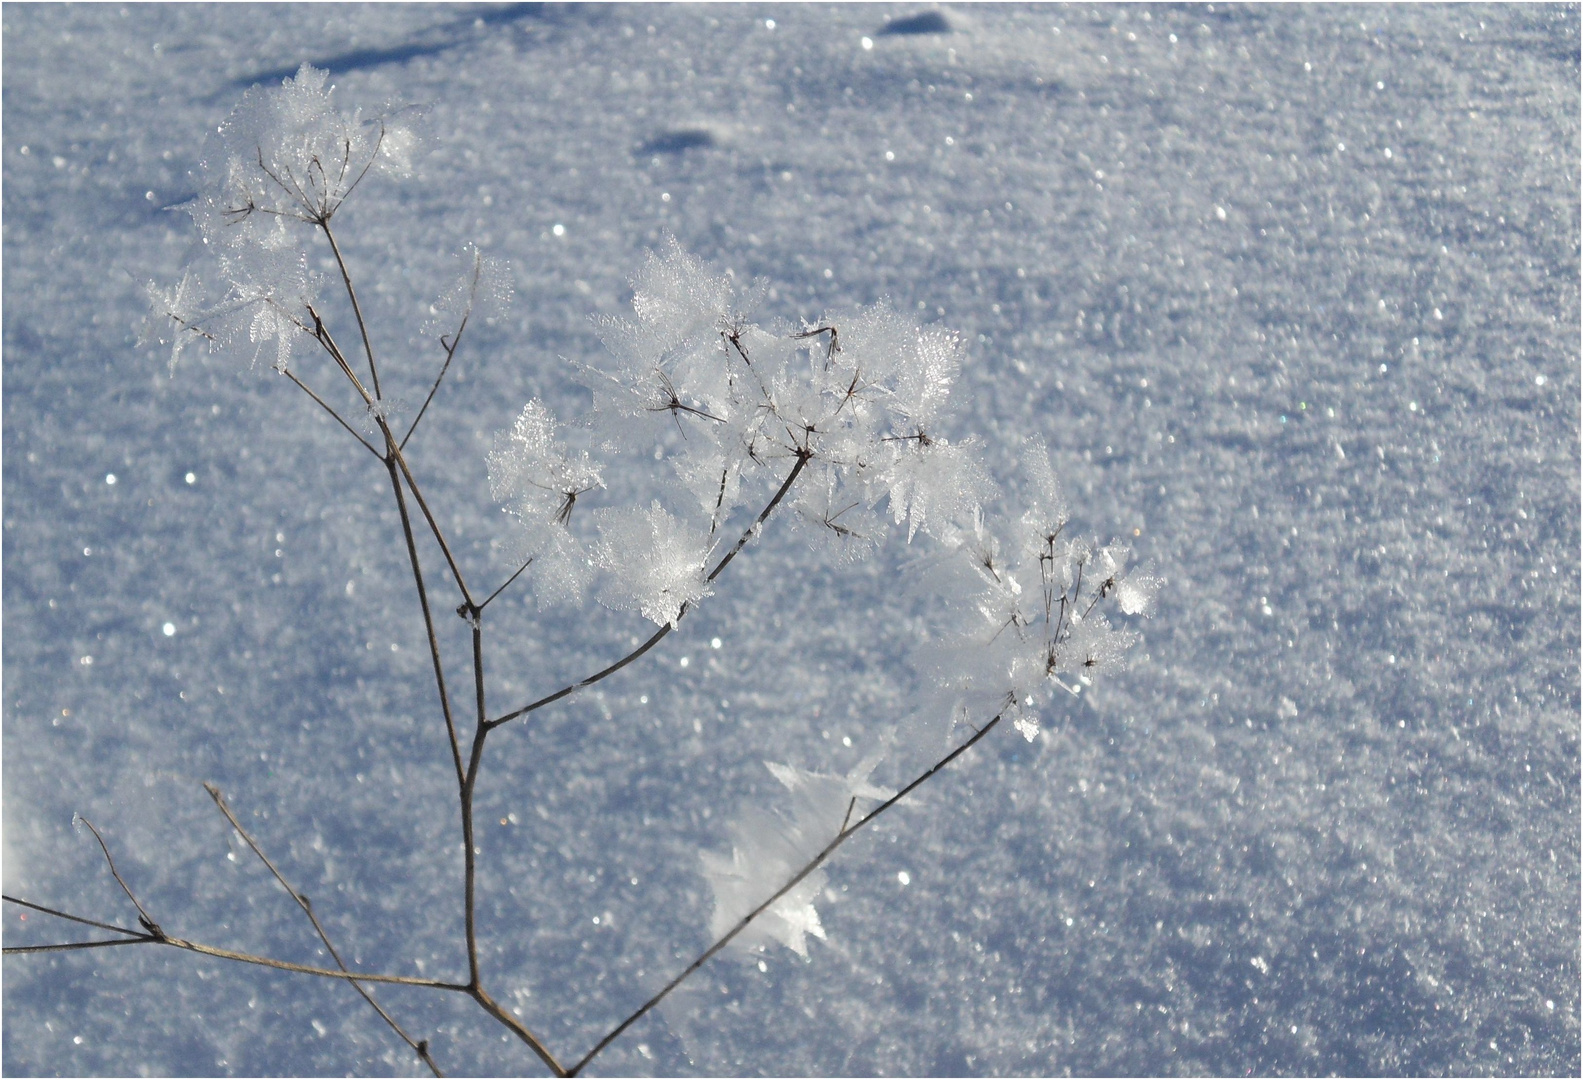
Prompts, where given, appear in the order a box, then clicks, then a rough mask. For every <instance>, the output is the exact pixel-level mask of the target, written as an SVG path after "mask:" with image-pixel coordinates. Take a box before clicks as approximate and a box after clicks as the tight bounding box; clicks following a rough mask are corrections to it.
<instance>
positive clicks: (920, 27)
mask: <svg viewBox="0 0 1583 1080" xmlns="http://www.w3.org/2000/svg"><path fill="white" fill-rule="evenodd" d="M957 29H958V26H957V22H956V20H955V19H953V18H952V17H951V16H950V15H947V14H946V13H945V12H944V11H943V10H941V9H940V8H930V9H929V10H928V11H920V12H918V13H917V14H916V15H906V16H903V17H902V18H900V19H892V20H891V21H890V22H888V23H886V24H885V25H884V26H882V27H880V29H879V32H880V33H881V34H952V33H955V32H956V30H957Z"/></svg>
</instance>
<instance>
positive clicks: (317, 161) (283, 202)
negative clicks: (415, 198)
mask: <svg viewBox="0 0 1583 1080" xmlns="http://www.w3.org/2000/svg"><path fill="white" fill-rule="evenodd" d="M328 78H329V73H328V72H325V71H321V70H319V69H318V68H315V67H311V66H310V65H308V64H304V65H303V66H302V68H301V69H300V70H299V71H298V72H297V76H296V78H294V79H286V80H284V81H283V82H282V83H281V85H280V86H277V87H254V88H253V89H251V90H249V91H248V92H247V93H246V94H245V95H243V97H242V101H241V103H240V104H239V105H237V107H236V108H235V109H234V110H232V112H231V115H230V116H229V117H227V118H226V121H225V123H223V124H221V125H220V128H219V131H218V133H217V140H216V143H215V145H213V146H212V147H211V148H210V150H209V152H208V153H207V154H206V155H205V158H204V161H203V162H202V164H201V165H200V170H199V176H198V178H197V179H198V180H199V193H198V198H197V200H195V202H194V203H193V205H192V207H191V212H192V216H193V219H194V220H195V221H196V222H197V223H198V227H199V228H201V229H202V230H203V232H204V236H205V238H206V239H208V240H210V241H211V242H217V243H223V244H232V243H239V242H242V241H245V240H264V239H265V237H264V234H265V233H268V232H272V231H274V230H276V229H277V227H278V226H279V224H280V222H281V221H282V219H296V220H299V221H305V222H310V223H312V224H322V223H324V222H327V221H329V219H330V218H331V217H332V216H334V214H335V212H336V211H337V210H338V209H340V207H341V204H342V203H343V202H345V201H346V199H347V198H348V197H349V196H350V195H351V194H352V192H353V191H354V190H356V188H357V186H358V185H359V184H360V183H361V182H362V181H363V179H364V177H365V176H366V175H367V174H368V173H369V172H371V171H377V172H387V173H393V174H396V175H405V174H406V173H407V172H408V171H409V170H410V168H411V158H412V153H413V151H414V149H415V148H416V144H417V138H416V135H415V134H414V133H413V131H412V130H411V128H410V127H408V126H407V125H405V124H402V123H400V122H397V121H395V120H392V119H388V118H387V119H376V120H365V119H364V118H363V115H362V112H361V110H353V111H352V112H338V111H337V110H336V109H335V108H334V106H333V105H332V104H331V101H330V97H331V94H332V93H333V91H334V87H331V86H327V85H326V83H327V80H328ZM277 242H278V241H277Z"/></svg>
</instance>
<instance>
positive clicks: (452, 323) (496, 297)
mask: <svg viewBox="0 0 1583 1080" xmlns="http://www.w3.org/2000/svg"><path fill="white" fill-rule="evenodd" d="M455 261H457V262H459V263H461V264H462V269H461V272H460V273H459V274H458V275H457V277H456V280H455V281H453V282H452V283H451V285H450V287H449V288H447V289H446V290H445V292H443V293H441V294H440V296H439V298H438V299H436V300H435V301H434V303H433V304H431V305H430V306H429V318H428V321H426V322H425V323H424V324H423V332H424V333H425V334H428V335H429V336H431V337H437V338H441V339H442V340H443V339H445V338H446V337H447V336H448V335H454V334H456V333H458V332H459V331H461V330H462V328H464V327H465V326H466V325H467V324H468V323H469V322H471V321H472V320H473V319H475V318H482V319H492V318H494V317H495V316H497V315H499V314H501V313H502V312H503V311H505V309H506V308H507V306H509V305H510V303H511V295H512V291H513V290H512V287H511V268H510V266H508V265H507V264H506V263H505V262H503V261H501V260H500V259H495V258H491V257H489V256H488V255H485V254H484V253H483V252H481V251H480V250H478V247H477V246H476V245H473V244H468V245H467V246H466V247H465V248H464V249H463V250H462V253H461V255H460V256H458V257H457V258H456V260H455Z"/></svg>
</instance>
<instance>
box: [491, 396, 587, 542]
mask: <svg viewBox="0 0 1583 1080" xmlns="http://www.w3.org/2000/svg"><path fill="white" fill-rule="evenodd" d="M603 486H604V480H603V478H602V477H601V475H600V471H599V469H598V467H597V466H595V465H594V463H593V462H592V461H591V460H590V459H589V457H588V453H587V452H586V451H581V452H578V453H573V452H571V451H570V450H568V449H567V447H566V444H565V443H564V442H562V441H561V440H559V439H557V438H556V423H555V415H554V414H553V413H551V412H550V410H549V409H548V408H547V407H546V406H545V404H544V403H543V402H542V401H540V400H539V399H538V398H534V399H532V400H531V401H529V402H528V403H527V404H526V405H524V406H523V408H522V412H521V414H520V415H519V416H518V417H517V420H516V423H514V424H513V425H512V427H511V430H510V431H509V432H501V433H500V434H498V435H496V436H495V447H494V449H493V450H491V451H490V453H489V490H490V493H491V494H492V495H493V496H494V497H495V499H497V500H499V501H501V502H504V503H507V504H508V506H509V508H510V510H511V511H512V513H514V514H516V515H517V516H518V517H521V518H522V519H523V521H524V522H527V521H529V520H538V521H554V522H556V523H557V524H560V525H565V524H566V523H567V522H568V521H569V520H570V519H571V516H572V509H573V507H574V506H575V505H576V503H577V498H578V496H580V495H583V494H585V493H587V492H589V491H592V490H594V489H595V488H598V487H603Z"/></svg>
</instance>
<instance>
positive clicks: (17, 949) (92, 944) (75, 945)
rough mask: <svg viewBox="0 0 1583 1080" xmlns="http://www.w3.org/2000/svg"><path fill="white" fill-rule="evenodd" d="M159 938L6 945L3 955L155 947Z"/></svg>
mask: <svg viewBox="0 0 1583 1080" xmlns="http://www.w3.org/2000/svg"><path fill="white" fill-rule="evenodd" d="M158 943H159V938H156V937H140V938H112V939H110V940H109V941H66V942H62V943H61V944H59V945H7V946H6V947H5V949H4V950H0V951H3V952H4V953H5V955H7V956H10V955H11V954H12V953H38V952H72V951H74V950H76V949H108V948H110V947H111V946H113V945H157V944H158Z"/></svg>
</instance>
